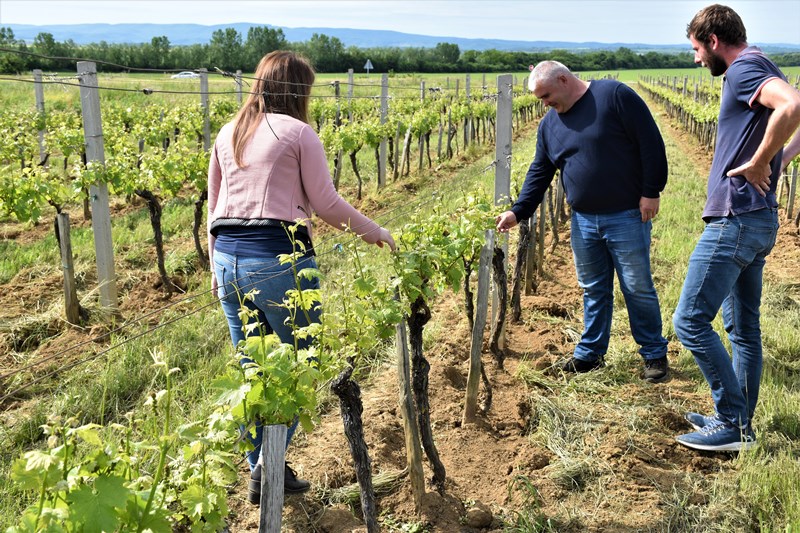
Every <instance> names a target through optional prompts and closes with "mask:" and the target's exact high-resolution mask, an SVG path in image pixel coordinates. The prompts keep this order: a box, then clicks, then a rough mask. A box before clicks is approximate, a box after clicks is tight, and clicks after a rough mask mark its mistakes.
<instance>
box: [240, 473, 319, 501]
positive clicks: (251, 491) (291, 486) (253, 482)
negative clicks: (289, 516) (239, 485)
mask: <svg viewBox="0 0 800 533" xmlns="http://www.w3.org/2000/svg"><path fill="white" fill-rule="evenodd" d="M247 488H248V490H247V499H248V500H249V501H250V503H252V504H255V505H258V504H259V503H261V465H259V464H257V465H256V467H255V468H254V469H253V471H252V472H250V483H249V484H248V487H247ZM310 488H311V483H309V482H308V481H306V480H305V479H298V478H297V472H295V471H294V470H292V469H291V468H290V467H289V463H284V471H283V493H284V494H301V493H303V492H305V491H307V490H308V489H310Z"/></svg>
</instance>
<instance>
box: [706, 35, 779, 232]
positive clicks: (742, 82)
mask: <svg viewBox="0 0 800 533" xmlns="http://www.w3.org/2000/svg"><path fill="white" fill-rule="evenodd" d="M775 78H779V79H782V80H784V81H785V80H786V78H785V77H784V75H783V73H782V72H781V71H780V69H779V68H778V67H776V66H775V64H774V63H773V62H772V61H770V60H769V59H768V58H767V57H766V56H765V55H764V54H763V53H762V52H761V50H759V49H758V48H757V47H755V46H750V47H748V48H745V49H744V50H743V51H742V53H741V54H739V56H738V57H737V58H736V59H735V60H734V61H733V63H731V64H730V66H729V67H728V70H727V72H726V73H725V78H724V80H723V84H722V100H721V102H720V107H719V119H718V125H717V145H716V148H715V149H714V160H713V162H712V163H711V174H709V176H708V200H707V201H706V207H705V209H704V210H703V218H704V219H706V220H708V218H709V217H726V216H729V215H740V214H742V213H749V212H751V211H757V210H759V209H764V208H766V207H777V206H778V202H777V199H776V198H775V190H776V188H777V186H778V178H780V171H781V169H780V167H781V158H782V157H783V149H780V150H778V153H777V154H775V157H774V158H773V159H772V161H771V162H770V166H771V167H772V175H771V176H770V179H771V180H772V183H771V184H770V190H769V192H768V193H767V196H766V197H763V196H761V195H760V194H759V193H758V191H757V190H756V188H755V187H753V186H752V185H750V183H748V182H747V180H746V179H745V178H744V176H732V177H730V178H729V177H728V176H726V174H727V173H728V171H729V170H731V169H732V168H736V167H739V166H741V165H743V164H745V163H747V162H748V161H750V159H751V158H752V157H753V154H755V152H756V149H757V148H758V146H759V144H761V141H762V139H763V138H764V132H765V131H766V129H767V121H768V120H769V117H770V115H771V114H772V109H770V108H768V107H764V106H763V105H761V104H759V103H758V102H757V101H756V98H757V97H758V95H759V93H760V92H761V89H762V88H763V87H764V85H765V84H766V83H767V82H769V81H770V80H773V79H775Z"/></svg>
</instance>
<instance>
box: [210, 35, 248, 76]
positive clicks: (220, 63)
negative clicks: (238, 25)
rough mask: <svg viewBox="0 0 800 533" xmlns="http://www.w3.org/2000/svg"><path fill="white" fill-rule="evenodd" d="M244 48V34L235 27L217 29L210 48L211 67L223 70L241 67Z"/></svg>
mask: <svg viewBox="0 0 800 533" xmlns="http://www.w3.org/2000/svg"><path fill="white" fill-rule="evenodd" d="M243 50H244V48H243V46H242V35H241V34H240V33H239V32H238V31H236V29H235V28H225V29H224V30H216V31H215V32H214V33H212V34H211V43H210V44H209V50H208V51H209V57H208V60H209V61H210V63H211V65H210V67H211V68H213V67H218V68H221V69H223V70H236V69H237V68H241V65H242V59H243V54H242V52H243Z"/></svg>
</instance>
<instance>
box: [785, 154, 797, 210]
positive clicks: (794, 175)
mask: <svg viewBox="0 0 800 533" xmlns="http://www.w3.org/2000/svg"><path fill="white" fill-rule="evenodd" d="M796 192H797V165H795V166H794V167H793V168H792V181H791V182H790V183H789V202H788V203H787V204H786V216H787V217H788V219H789V220H791V219H792V213H794V195H795V193H796Z"/></svg>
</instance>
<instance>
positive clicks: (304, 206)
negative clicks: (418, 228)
mask: <svg viewBox="0 0 800 533" xmlns="http://www.w3.org/2000/svg"><path fill="white" fill-rule="evenodd" d="M267 121H269V123H267ZM233 128H234V124H233V122H229V123H228V124H226V125H225V126H223V127H222V129H221V130H220V131H219V135H217V139H216V141H215V143H214V149H213V150H212V152H211V161H210V162H209V166H208V250H209V255H210V256H211V257H213V253H214V242H215V240H216V238H215V236H214V235H213V234H212V231H213V230H214V228H218V227H220V226H224V225H228V226H231V225H233V226H236V225H247V224H248V222H249V223H250V224H253V223H254V222H255V224H256V225H257V224H258V222H257V221H258V220H266V219H277V220H284V221H288V222H294V221H296V220H302V221H304V222H305V224H306V226H307V228H308V231H309V235H311V221H310V217H311V213H312V212H315V213H316V214H317V215H318V216H319V217H320V218H321V219H322V220H324V221H325V222H327V223H328V224H330V225H331V226H333V227H335V228H338V229H346V228H348V227H349V228H351V229H352V230H353V232H355V233H356V234H358V235H359V236H361V238H362V239H363V240H364V241H366V242H368V243H370V244H374V243H376V242H377V241H378V240H379V237H380V229H381V228H380V226H378V225H377V224H376V223H375V222H373V221H372V220H370V219H369V218H368V217H366V216H364V215H362V214H361V213H359V212H358V210H356V208H354V207H353V206H351V205H350V204H349V203H347V201H345V200H344V199H343V198H342V197H341V196H339V194H338V193H337V192H336V189H334V187H333V181H332V180H331V174H330V171H329V170H328V161H327V159H326V158H325V150H324V149H323V147H322V142H321V141H320V139H319V137H318V136H317V134H316V132H315V131H314V130H313V129H312V128H311V126H309V125H308V124H306V123H305V122H302V121H300V120H297V119H295V118H292V117H290V116H288V115H282V114H273V113H268V114H267V115H266V118H265V119H264V120H262V121H261V124H259V126H258V128H257V129H256V131H255V133H254V134H253V136H252V137H251V138H250V141H249V143H248V145H247V147H246V148H245V150H244V158H243V159H244V163H245V165H246V166H245V167H244V168H239V167H238V166H236V161H235V160H234V158H233Z"/></svg>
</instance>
